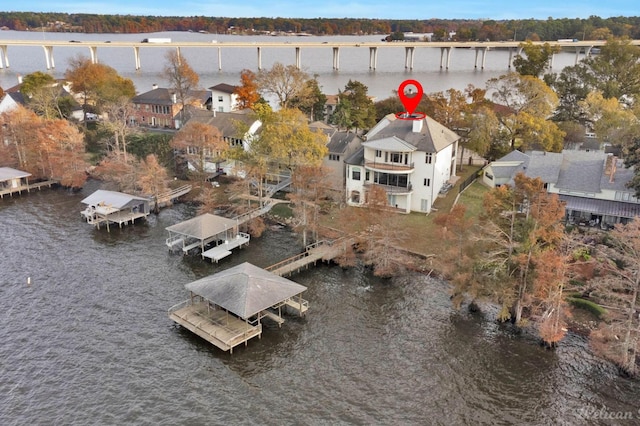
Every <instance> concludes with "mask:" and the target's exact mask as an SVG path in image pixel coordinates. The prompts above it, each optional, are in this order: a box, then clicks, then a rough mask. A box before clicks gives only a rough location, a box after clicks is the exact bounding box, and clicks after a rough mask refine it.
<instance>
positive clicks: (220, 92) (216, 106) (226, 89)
mask: <svg viewBox="0 0 640 426" xmlns="http://www.w3.org/2000/svg"><path fill="white" fill-rule="evenodd" d="M209 90H211V109H212V110H213V111H217V112H232V111H236V110H237V109H238V108H237V101H238V95H236V94H235V93H234V92H235V90H236V86H233V85H231V84H226V83H220V84H216V85H215V86H211V87H209Z"/></svg>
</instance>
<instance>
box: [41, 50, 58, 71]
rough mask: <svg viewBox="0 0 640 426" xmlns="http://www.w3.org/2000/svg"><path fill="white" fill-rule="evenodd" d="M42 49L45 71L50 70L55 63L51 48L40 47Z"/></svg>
mask: <svg viewBox="0 0 640 426" xmlns="http://www.w3.org/2000/svg"><path fill="white" fill-rule="evenodd" d="M42 48H43V49H44V60H45V61H46V63H47V69H48V70H50V69H52V68H55V67H56V63H55V61H54V60H53V46H42Z"/></svg>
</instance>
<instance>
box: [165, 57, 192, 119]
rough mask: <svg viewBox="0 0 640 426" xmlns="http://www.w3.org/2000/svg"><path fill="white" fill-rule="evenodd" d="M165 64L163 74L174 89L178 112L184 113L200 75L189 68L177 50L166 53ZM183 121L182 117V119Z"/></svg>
mask: <svg viewBox="0 0 640 426" xmlns="http://www.w3.org/2000/svg"><path fill="white" fill-rule="evenodd" d="M165 59H166V61H167V64H166V65H165V67H164V74H165V77H166V78H167V80H168V81H169V85H170V86H171V88H172V89H173V90H174V91H175V94H176V98H177V100H178V102H179V103H180V106H181V111H180V114H181V115H182V114H184V107H185V105H186V104H187V103H188V102H187V101H188V98H189V93H190V92H191V91H192V90H196V89H197V88H198V83H199V82H200V77H199V76H198V74H197V73H196V72H195V71H194V70H193V68H191V66H190V65H189V63H188V62H187V60H186V58H184V57H182V56H180V54H178V52H177V51H174V50H170V51H168V52H167V53H166V55H165ZM182 121H183V122H184V119H183V120H182Z"/></svg>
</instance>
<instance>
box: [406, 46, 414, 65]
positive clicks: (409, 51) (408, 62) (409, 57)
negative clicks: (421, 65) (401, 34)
mask: <svg viewBox="0 0 640 426" xmlns="http://www.w3.org/2000/svg"><path fill="white" fill-rule="evenodd" d="M414 50H415V48H414V47H405V48H404V68H405V69H407V68H408V69H410V70H412V69H413V52H414Z"/></svg>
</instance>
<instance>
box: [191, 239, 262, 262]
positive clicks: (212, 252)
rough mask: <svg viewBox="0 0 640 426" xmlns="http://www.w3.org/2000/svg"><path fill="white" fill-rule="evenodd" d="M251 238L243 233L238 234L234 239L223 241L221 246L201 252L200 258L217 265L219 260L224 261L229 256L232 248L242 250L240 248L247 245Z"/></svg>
mask: <svg viewBox="0 0 640 426" xmlns="http://www.w3.org/2000/svg"><path fill="white" fill-rule="evenodd" d="M250 239H251V236H250V235H249V234H246V233H244V232H238V235H236V236H235V238H231V239H229V240H225V241H224V242H223V243H222V244H218V245H217V246H214V247H212V248H210V249H209V250H205V251H203V252H202V253H201V254H202V258H203V259H204V258H205V257H206V258H209V259H211V262H216V263H218V262H219V261H220V260H221V259H224V258H225V257H227V256H230V255H231V250H233V249H234V248H237V247H239V248H242V246H244V245H247V244H249V240H250Z"/></svg>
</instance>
